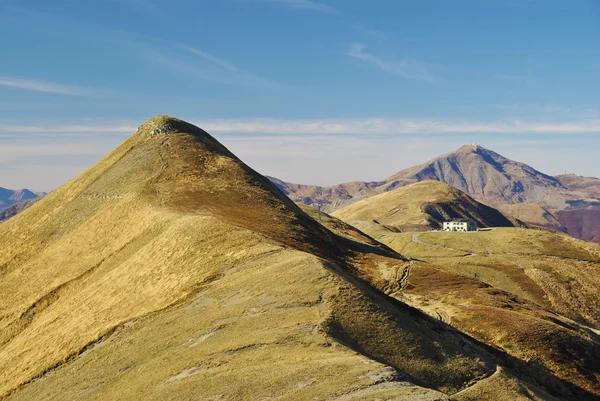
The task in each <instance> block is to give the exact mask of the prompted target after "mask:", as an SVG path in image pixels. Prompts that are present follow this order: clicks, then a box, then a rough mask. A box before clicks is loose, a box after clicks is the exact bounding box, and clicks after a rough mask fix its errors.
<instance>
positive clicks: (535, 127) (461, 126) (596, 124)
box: [0, 118, 600, 138]
mask: <svg viewBox="0 0 600 401" xmlns="http://www.w3.org/2000/svg"><path fill="white" fill-rule="evenodd" d="M194 123H195V124H196V125H198V126H200V127H202V128H203V129H205V130H206V131H208V132H209V133H213V134H219V135H232V136H237V135H250V136H251V137H255V138H258V137H261V136H263V135H267V136H288V137H289V136H297V135H298V136H308V137H310V136H328V135H351V136H373V135H382V136H395V135H421V134H434V135H450V136H451V135H461V134H598V133H600V119H589V120H578V121H562V122H552V121H532V120H517V119H510V120H509V119H506V120H496V121H477V120H469V119H465V120H443V119H439V120H438V119H395V118H371V119H320V120H317V119H315V120H308V119H307V120H284V119H260V118H254V119H228V120H213V119H206V120H196V121H194ZM135 129H136V124H134V123H128V122H116V123H113V124H111V123H110V122H103V123H100V124H93V123H91V124H74V125H69V124H58V125H54V126H53V125H49V124H40V125H23V126H21V125H15V124H14V123H13V124H0V137H2V136H5V135H9V134H13V135H17V134H18V135H23V134H28V135H42V136H43V135H48V134H51V135H59V136H79V135H81V136H94V135H117V136H124V135H131V134H132V133H133V132H134V131H135Z"/></svg>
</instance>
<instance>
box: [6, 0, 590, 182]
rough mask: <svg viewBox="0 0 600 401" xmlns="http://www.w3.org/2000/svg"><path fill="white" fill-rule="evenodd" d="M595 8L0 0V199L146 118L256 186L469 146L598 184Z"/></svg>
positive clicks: (572, 2)
mask: <svg viewBox="0 0 600 401" xmlns="http://www.w3.org/2000/svg"><path fill="white" fill-rule="evenodd" d="M598 43H600V1H598V0H564V1H563V0H453V1H447V0H419V1H416V0H410V1H409V0H194V1H183V0H169V1H166V0H85V1H81V0H53V1H51V2H50V1H47V0H0V49H1V51H2V53H1V55H0V187H5V188H11V189H20V188H29V189H32V190H36V191H50V190H52V189H55V188H57V187H59V186H60V185H62V184H63V183H65V182H66V181H68V180H70V179H72V178H74V177H76V176H77V175H78V174H80V173H81V172H83V171H84V170H86V169H87V168H89V167H91V166H92V165H93V164H94V163H96V162H97V161H98V160H99V159H100V158H101V157H103V156H104V155H105V154H106V153H108V152H110V151H111V150H112V149H113V148H115V147H116V146H117V145H118V144H119V143H121V142H122V141H124V140H125V139H126V138H127V137H128V136H130V135H131V134H132V133H133V132H134V131H135V129H136V127H137V126H139V125H141V124H142V123H143V122H144V121H145V120H147V119H148V118H150V117H151V116H153V115H157V114H168V115H172V116H175V117H178V118H181V119H184V120H187V121H189V122H192V123H194V124H196V125H198V126H200V127H202V128H204V129H205V130H207V131H208V132H209V133H211V134H212V135H213V136H214V137H216V138H217V139H218V140H219V141H220V142H222V143H223V144H224V145H225V146H227V147H228V148H229V149H230V150H231V151H233V152H234V153H235V154H236V155H237V156H238V157H240V158H241V159H242V160H243V161H245V162H246V163H247V164H249V165H250V166H251V167H253V168H254V169H255V170H257V171H259V172H260V173H262V174H265V175H271V176H275V177H278V178H281V179H283V180H286V181H290V182H295V183H302V184H318V185H333V184H338V183H341V182H347V181H357V180H379V179H382V178H385V177H387V176H390V175H392V174H394V173H395V172H397V171H399V170H401V169H403V168H406V167H410V166H413V165H417V164H421V163H424V162H425V161H427V160H428V159H431V158H433V157H435V156H438V155H440V154H443V153H448V152H451V151H454V150H456V149H457V148H459V147H460V146H461V145H463V144H466V143H478V144H480V145H482V146H484V147H486V148H489V149H492V150H494V151H496V152H498V153H500V154H502V155H504V156H506V157H508V158H511V159H514V160H518V161H522V162H525V163H527V164H530V165H532V166H533V167H535V168H537V169H538V170H540V171H542V172H544V173H547V174H553V175H554V174H562V173H565V172H568V173H575V174H579V175H584V176H596V177H600V163H598V160H599V156H600V46H598Z"/></svg>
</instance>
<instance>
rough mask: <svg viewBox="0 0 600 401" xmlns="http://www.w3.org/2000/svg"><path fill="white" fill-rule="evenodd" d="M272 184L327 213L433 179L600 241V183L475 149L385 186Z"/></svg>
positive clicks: (408, 172) (405, 174)
mask: <svg viewBox="0 0 600 401" xmlns="http://www.w3.org/2000/svg"><path fill="white" fill-rule="evenodd" d="M271 180H272V181H273V182H274V183H275V184H276V185H277V186H278V187H279V188H280V189H281V190H282V191H283V192H284V193H286V194H287V195H288V196H289V197H290V198H291V199H292V200H294V201H296V202H300V203H304V204H307V205H311V204H317V203H319V204H321V205H323V210H324V211H327V212H333V211H335V210H338V209H340V208H342V207H345V206H348V205H350V204H353V203H355V202H358V201H360V200H362V199H365V198H368V197H371V196H374V195H377V194H380V193H384V192H388V191H391V190H394V189H396V188H400V187H403V186H406V185H409V184H413V183H415V182H419V181H424V180H435V181H440V182H443V183H445V184H448V185H451V186H453V187H455V188H457V189H459V190H461V191H463V192H465V193H466V194H468V195H470V196H471V197H473V198H474V199H476V200H477V201H479V202H482V203H484V204H486V205H489V206H492V207H494V208H497V209H499V210H501V211H502V212H504V213H505V214H509V215H512V216H514V217H515V218H517V219H519V220H521V221H524V222H527V223H529V224H533V225H537V226H543V227H548V228H552V229H555V230H559V231H563V232H566V233H568V234H570V235H572V236H574V237H576V238H580V239H584V240H588V241H596V242H600V228H599V227H598V224H590V221H599V220H600V179H597V178H586V177H579V176H576V175H559V176H556V177H553V176H550V175H547V174H544V173H542V172H540V171H538V170H536V169H534V168H533V167H531V166H528V165H527V164H524V163H520V162H516V161H513V160H510V159H507V158H506V157H504V156H502V155H500V154H498V153H496V152H494V151H492V150H489V149H485V148H483V147H481V146H479V145H475V144H473V145H465V146H462V147H461V148H460V149H458V150H457V151H455V152H452V153H448V154H445V155H442V156H439V157H436V158H434V159H432V160H430V161H428V162H426V163H424V164H421V165H419V166H415V167H411V168H408V169H405V170H402V171H400V172H398V173H396V174H394V175H392V176H390V177H388V178H386V179H384V180H381V181H374V182H351V183H346V184H340V185H335V186H331V187H320V186H311V185H298V184H290V183H287V182H283V181H281V180H279V179H275V178H271Z"/></svg>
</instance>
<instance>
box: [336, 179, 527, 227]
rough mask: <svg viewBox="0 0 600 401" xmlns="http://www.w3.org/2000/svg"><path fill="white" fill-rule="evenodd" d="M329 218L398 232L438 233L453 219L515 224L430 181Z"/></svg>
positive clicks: (484, 224) (490, 224) (482, 224)
mask: <svg viewBox="0 0 600 401" xmlns="http://www.w3.org/2000/svg"><path fill="white" fill-rule="evenodd" d="M333 216H335V217H337V218H339V219H341V220H343V221H346V222H351V221H355V220H376V221H377V222H378V223H380V224H384V225H386V226H393V227H394V228H396V229H400V230H403V229H405V228H408V229H416V228H418V227H419V226H424V227H427V228H435V229H440V228H442V225H443V222H444V221H447V220H450V219H455V218H469V219H474V220H475V221H477V225H478V226H479V227H514V226H515V225H517V224H518V222H517V221H516V220H515V219H514V218H511V217H508V216H505V215H503V214H502V213H501V212H499V211H497V210H496V209H493V208H491V207H489V206H486V205H484V204H482V203H479V202H477V201H476V200H474V199H473V198H471V197H470V196H468V195H467V194H465V193H464V192H462V191H460V190H458V189H456V188H454V187H451V186H450V185H447V184H444V183H441V182H439V181H430V180H428V181H421V182H417V183H414V184H410V185H407V186H405V187H401V188H398V189H394V190H392V191H389V192H385V193H382V194H379V195H376V196H373V197H370V198H367V199H364V200H361V201H359V202H356V203H354V204H352V205H349V206H346V207H344V208H342V209H339V210H337V211H335V212H334V213H333Z"/></svg>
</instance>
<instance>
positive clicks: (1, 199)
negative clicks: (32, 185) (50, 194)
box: [0, 187, 46, 212]
mask: <svg viewBox="0 0 600 401" xmlns="http://www.w3.org/2000/svg"><path fill="white" fill-rule="evenodd" d="M45 195H46V193H45V192H32V191H30V190H28V189H17V190H11V189H6V188H2V187H0V212H1V211H3V210H4V209H6V208H8V207H10V206H12V205H14V204H16V203H20V202H25V201H29V200H32V199H36V198H39V197H42V196H45Z"/></svg>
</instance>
